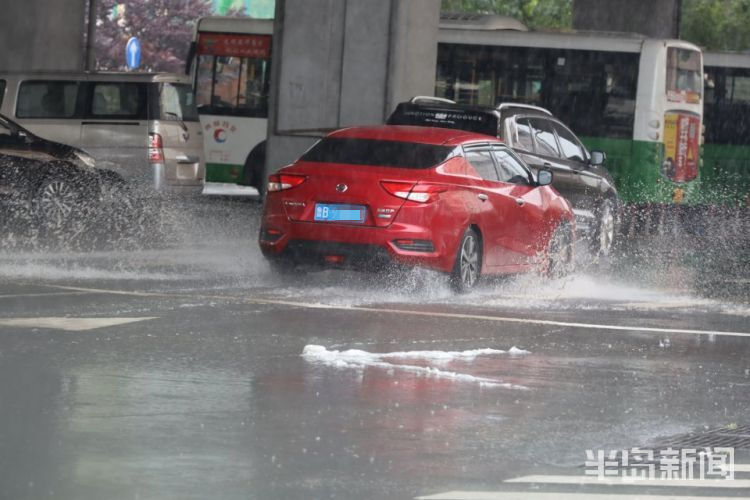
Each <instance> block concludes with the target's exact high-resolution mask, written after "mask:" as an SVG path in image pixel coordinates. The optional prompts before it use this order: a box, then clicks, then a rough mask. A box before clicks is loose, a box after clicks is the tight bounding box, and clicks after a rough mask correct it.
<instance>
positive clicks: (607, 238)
mask: <svg viewBox="0 0 750 500" xmlns="http://www.w3.org/2000/svg"><path fill="white" fill-rule="evenodd" d="M616 222H617V219H616V215H615V204H614V203H613V202H612V200H611V199H609V198H605V199H604V200H603V201H602V203H601V205H599V209H598V210H597V221H596V229H595V230H594V234H593V237H592V238H591V252H592V253H593V254H594V256H595V257H609V256H610V255H611V254H612V248H613V246H614V243H615V229H616V227H615V226H616Z"/></svg>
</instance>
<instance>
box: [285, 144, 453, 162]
mask: <svg viewBox="0 0 750 500" xmlns="http://www.w3.org/2000/svg"><path fill="white" fill-rule="evenodd" d="M452 151H453V148H452V147H448V146H435V145H432V144H418V143H415V142H400V141H383V140H376V139H337V138H326V139H323V140H321V141H319V142H318V143H317V144H316V145H315V146H313V147H312V148H311V149H310V150H309V151H308V152H307V153H305V154H304V155H303V156H302V158H301V159H300V160H301V161H310V162H321V163H341V164H348V165H371V166H378V167H397V168H430V167H434V166H435V165H437V164H439V163H442V162H443V161H445V160H446V159H447V158H448V156H449V155H450V154H451V152H452Z"/></svg>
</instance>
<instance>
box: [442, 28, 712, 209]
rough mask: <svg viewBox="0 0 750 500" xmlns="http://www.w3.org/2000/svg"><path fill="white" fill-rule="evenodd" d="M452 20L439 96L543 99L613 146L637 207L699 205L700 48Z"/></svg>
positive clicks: (624, 191)
mask: <svg viewBox="0 0 750 500" xmlns="http://www.w3.org/2000/svg"><path fill="white" fill-rule="evenodd" d="M513 23H515V24H512V25H507V26H504V25H503V23H502V22H494V23H493V22H488V20H487V18H486V17H482V16H479V17H476V16H475V17H472V16H468V17H467V16H465V17H463V18H453V19H451V18H444V19H443V20H442V23H441V29H440V34H439V47H438V63H437V79H436V84H435V95H436V96H439V97H444V98H448V99H452V100H454V101H457V102H459V103H466V104H481V105H495V104H497V103H500V102H520V103H527V104H535V105H539V106H542V107H544V108H547V109H549V110H550V111H551V112H552V113H553V114H555V116H557V117H558V118H559V119H560V120H562V121H563V122H565V123H566V124H567V125H568V126H569V127H570V128H571V129H572V130H573V131H575V132H576V134H577V135H579V136H580V137H581V139H582V140H583V142H584V143H585V144H586V146H587V147H588V148H589V149H591V150H601V151H605V152H606V153H607V164H606V166H607V168H608V170H609V171H610V172H611V173H612V175H613V177H614V179H615V183H616V186H617V188H618V192H619V195H620V197H621V198H622V199H623V201H624V202H626V203H628V204H629V205H630V206H631V208H632V207H653V206H662V207H663V206H669V205H672V204H675V203H698V202H699V201H700V196H699V183H700V171H699V170H700V169H699V165H700V140H701V130H702V128H701V127H702V122H703V59H702V53H701V50H700V49H699V48H698V47H697V46H695V45H693V44H690V43H687V42H684V41H680V40H655V39H649V38H646V37H642V36H639V35H631V34H622V33H618V34H613V33H598V32H596V33H594V32H570V33H568V32H538V31H526V30H525V28H524V27H523V26H520V27H519V26H518V25H517V22H515V21H513Z"/></svg>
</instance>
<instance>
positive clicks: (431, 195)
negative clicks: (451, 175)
mask: <svg viewBox="0 0 750 500" xmlns="http://www.w3.org/2000/svg"><path fill="white" fill-rule="evenodd" d="M380 184H381V185H382V186H383V188H384V189H385V190H386V191H388V192H389V193H390V194H392V195H393V196H396V197H398V198H403V199H405V200H409V201H416V202H418V203H432V202H433V201H435V200H437V197H438V194H440V193H442V192H444V191H445V188H444V187H442V186H435V185H433V184H416V185H415V184H414V183H413V182H388V181H383V182H381V183H380Z"/></svg>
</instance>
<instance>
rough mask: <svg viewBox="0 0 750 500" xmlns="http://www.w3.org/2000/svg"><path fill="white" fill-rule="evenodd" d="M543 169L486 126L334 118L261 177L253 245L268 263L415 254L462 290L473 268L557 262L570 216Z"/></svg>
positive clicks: (562, 261)
mask: <svg viewBox="0 0 750 500" xmlns="http://www.w3.org/2000/svg"><path fill="white" fill-rule="evenodd" d="M551 181H552V173H551V172H549V171H544V170H543V171H541V172H540V173H539V178H535V177H534V175H533V174H532V173H531V171H530V170H529V169H528V168H527V167H526V166H525V165H524V163H523V161H522V160H520V159H519V158H518V157H517V156H516V155H515V154H514V153H513V152H512V151H511V150H510V149H509V148H508V147H507V146H505V145H504V144H503V143H502V142H501V141H498V140H495V139H490V138H488V137H487V136H484V135H478V134H473V133H469V132H464V131H459V130H448V129H441V128H431V127H407V126H389V125H386V126H377V127H354V128H348V129H343V130H338V131H336V132H333V133H331V134H329V135H328V136H327V137H325V138H323V139H322V140H320V141H319V142H318V143H317V144H315V145H314V146H313V147H312V148H311V149H310V150H309V151H307V152H306V153H305V154H304V155H303V156H302V157H301V158H300V159H299V160H297V161H296V162H295V163H294V164H292V165H290V166H288V167H285V168H282V169H281V170H279V171H278V172H277V173H276V174H274V175H271V176H270V177H269V183H268V195H267V197H266V203H265V207H264V213H263V219H262V223H261V229H260V238H259V242H260V248H261V250H262V252H263V254H264V255H265V256H266V258H267V259H268V260H269V261H270V262H271V264H272V265H273V266H274V267H278V266H289V265H291V266H293V265H295V264H298V263H303V262H308V263H314V264H321V265H329V266H347V267H348V266H355V267H365V268H370V269H374V268H379V267H381V266H383V265H389V264H393V263H396V264H407V265H417V266H424V267H427V268H431V269H435V270H438V271H443V272H446V273H449V274H450V277H451V278H450V281H451V284H452V285H453V287H454V288H455V289H456V290H458V291H461V292H463V291H468V290H469V289H471V288H472V287H473V286H474V285H475V284H476V283H477V281H478V280H479V277H480V276H481V275H489V274H509V273H519V272H525V271H530V270H535V269H536V270H542V271H543V272H546V273H548V274H559V273H562V272H564V271H565V270H566V269H567V268H568V267H569V266H570V264H571V262H572V259H573V255H572V247H573V238H574V229H575V228H574V219H573V211H572V209H571V206H570V204H569V203H568V202H567V200H565V199H564V198H563V197H562V196H560V195H559V194H558V193H557V191H555V189H554V188H552V187H551V186H550V185H549V184H550V182H551Z"/></svg>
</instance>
